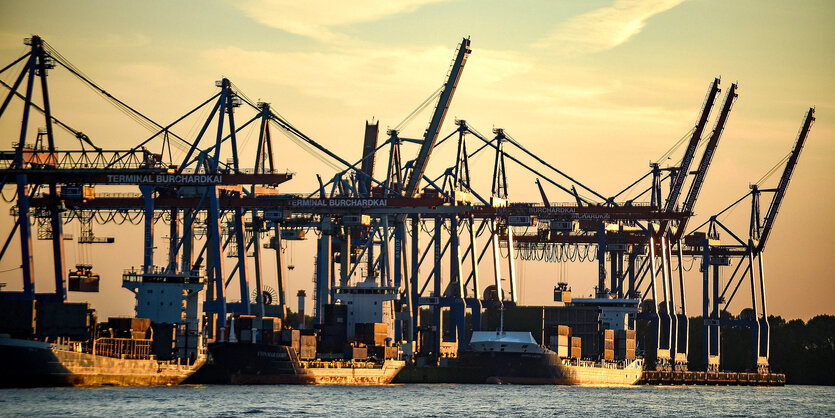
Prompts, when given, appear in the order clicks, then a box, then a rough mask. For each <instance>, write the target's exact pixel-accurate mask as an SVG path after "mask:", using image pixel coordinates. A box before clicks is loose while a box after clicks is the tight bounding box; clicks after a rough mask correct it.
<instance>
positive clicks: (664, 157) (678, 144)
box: [655, 126, 701, 164]
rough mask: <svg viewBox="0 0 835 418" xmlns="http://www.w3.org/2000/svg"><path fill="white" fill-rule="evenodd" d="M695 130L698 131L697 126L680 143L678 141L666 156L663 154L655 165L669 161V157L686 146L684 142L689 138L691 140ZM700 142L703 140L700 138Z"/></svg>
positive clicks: (665, 153)
mask: <svg viewBox="0 0 835 418" xmlns="http://www.w3.org/2000/svg"><path fill="white" fill-rule="evenodd" d="M695 130H696V127H695V126H694V127H692V128H690V130H689V131H687V133H686V134H684V135H683V136H682V137H681V138H680V139H679V140H678V141H676V142H675V143H674V144H673V146H671V147H670V148H669V149H668V150H667V151H666V152H664V154H661V156H660V157H658V159H657V160H656V161H655V164H661V162H662V161H664V160H665V159H667V157H669V156H671V155H673V153H674V152H676V151H677V150H678V149H679V148H681V146H682V145H683V144H684V142H685V141H686V140H687V138H689V137H690V136H691V135H693V131H695ZM700 140H701V138H700Z"/></svg>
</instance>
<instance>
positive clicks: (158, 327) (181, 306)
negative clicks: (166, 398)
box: [0, 265, 205, 387]
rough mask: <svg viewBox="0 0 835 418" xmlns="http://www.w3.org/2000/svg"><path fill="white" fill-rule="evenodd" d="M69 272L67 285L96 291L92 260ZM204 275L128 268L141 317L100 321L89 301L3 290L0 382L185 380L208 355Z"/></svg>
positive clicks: (163, 382) (133, 383)
mask: <svg viewBox="0 0 835 418" xmlns="http://www.w3.org/2000/svg"><path fill="white" fill-rule="evenodd" d="M80 276H83V277H80ZM69 279H70V280H69V282H70V286H69V290H70V291H87V292H95V291H98V276H97V275H94V274H93V273H92V271H91V270H90V267H89V266H86V265H82V266H77V270H76V271H71V272H70V277H69ZM204 281H205V279H204V278H201V276H200V275H199V274H188V275H185V276H184V275H181V274H173V273H164V272H161V271H158V272H138V271H134V270H130V271H126V272H125V274H124V275H123V287H125V288H127V289H130V290H132V291H134V293H135V295H136V301H137V304H136V314H137V317H134V318H122V317H112V318H109V319H108V320H107V321H106V322H101V323H98V322H97V316H96V311H95V310H94V309H91V308H90V305H89V304H88V303H68V302H64V301H56V300H54V299H55V298H51V297H50V296H53V295H50V294H44V295H36V296H35V298H31V299H30V298H26V297H22V296H24V295H21V294H19V293H13V292H0V387H35V386H102V385H106V386H158V385H174V384H178V383H180V382H182V381H183V380H184V379H186V378H187V377H188V376H190V375H191V374H193V373H194V372H195V371H196V370H197V369H198V368H199V367H200V366H201V365H202V364H203V363H204V361H205V349H204V347H203V342H202V338H201V334H200V331H199V325H200V321H199V319H198V317H197V295H198V293H199V290H201V289H202V287H203V283H204ZM79 283H80V284H82V286H78V285H79ZM166 291H167V293H166Z"/></svg>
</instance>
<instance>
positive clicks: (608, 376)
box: [395, 299, 644, 386]
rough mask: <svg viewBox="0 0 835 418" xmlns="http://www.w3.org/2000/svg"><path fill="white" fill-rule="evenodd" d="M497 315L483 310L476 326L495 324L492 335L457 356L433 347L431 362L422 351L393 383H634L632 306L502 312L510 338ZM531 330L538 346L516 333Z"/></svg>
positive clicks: (617, 303) (637, 370)
mask: <svg viewBox="0 0 835 418" xmlns="http://www.w3.org/2000/svg"><path fill="white" fill-rule="evenodd" d="M505 311H506V310H505V309H504V308H502V309H494V310H488V312H487V317H486V318H485V321H484V323H485V324H487V325H488V326H489V324H490V323H491V320H492V319H495V320H498V327H497V328H498V329H496V330H494V331H473V332H472V335H471V337H470V338H469V341H468V344H467V346H466V348H464V349H462V350H458V349H457V347H456V346H455V345H454V344H449V343H441V344H439V345H440V347H441V350H440V352H439V353H438V355H437V356H434V357H433V356H432V355H431V354H434V353H430V355H429V356H427V355H425V353H426V351H427V350H426V349H425V348H424V349H422V353H421V352H419V353H418V355H416V356H415V357H414V360H415V361H414V362H413V363H412V364H410V365H409V366H407V367H406V368H404V370H403V371H402V372H401V374H400V375H399V376H398V377H397V379H396V380H395V382H396V383H418V382H424V383H474V384H481V383H496V384H555V385H605V386H619V385H634V384H637V383H638V382H639V381H640V380H641V377H642V374H643V366H644V362H643V360H642V359H641V358H639V357H638V356H637V355H636V354H637V353H636V338H635V337H636V335H635V331H634V330H630V329H629V318H630V315H631V314H634V313H635V311H637V302H635V301H632V300H626V299H587V300H583V299H575V301H574V303H573V304H572V306H565V307H551V308H542V307H513V308H509V309H508V310H507V311H508V314H509V316H510V317H511V319H512V320H511V328H513V329H514V331H506V330H505ZM491 314H495V318H492V317H491ZM560 323H565V324H569V325H561V324H560ZM532 328H536V330H535V331H534V332H536V333H537V335H539V336H540V341H537V340H536V339H535V338H534V336H533V334H532V332H531V331H525V330H523V329H532ZM601 328H602V329H601ZM432 338H434V335H431V334H430V335H429V338H427V340H431V339H432ZM421 345H422V346H424V347H425V346H430V345H431V342H430V341H424V342H423V344H421ZM421 354H423V355H421Z"/></svg>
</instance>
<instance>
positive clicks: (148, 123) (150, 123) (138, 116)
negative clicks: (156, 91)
mask: <svg viewBox="0 0 835 418" xmlns="http://www.w3.org/2000/svg"><path fill="white" fill-rule="evenodd" d="M44 47H45V49H46V50H47V51H48V52H49V55H50V56H52V58H53V59H54V60H55V62H57V63H58V64H61V66H62V67H64V68H66V69H67V71H69V72H71V73H72V74H73V75H75V76H76V77H78V78H79V79H81V80H82V81H84V82H85V83H86V84H87V85H88V86H90V87H91V88H93V89H94V90H95V91H97V92H98V93H100V94H102V95H103V96H104V97H105V98H107V99H108V100H110V101H111V102H112V103H114V105H115V106H116V107H117V108H119V109H120V110H122V111H123V112H124V113H125V114H127V115H128V116H130V117H131V118H133V119H134V120H136V121H137V123H139V124H140V125H143V126H144V127H145V128H146V129H148V130H155V129H161V130H165V129H164V128H163V126H162V125H160V124H159V123H157V122H156V121H154V120H153V119H151V118H149V117H147V116H145V115H144V114H142V113H141V112H139V111H138V110H136V109H134V108H133V107H131V106H129V105H128V104H127V103H125V102H123V101H121V100H119V99H118V98H116V97H115V96H113V95H112V94H110V93H108V92H107V91H106V90H104V89H103V88H101V87H99V86H98V85H97V84H96V83H94V82H93V81H92V80H90V78H88V77H87V76H85V75H84V74H83V73H82V72H81V70H79V69H78V68H77V67H75V66H74V65H73V64H72V63H70V62H69V60H67V59H66V58H64V57H63V56H62V55H61V54H60V53H59V52H58V51H57V50H55V48H53V47H52V46H51V45H49V44H48V43H46V41H44ZM170 134H171V135H172V136H174V137H175V138H177V139H179V140H180V141H183V142H184V143H185V144H187V145H191V143H189V142H188V141H186V140H185V139H183V138H181V137H180V136H178V135H177V134H175V133H173V132H170Z"/></svg>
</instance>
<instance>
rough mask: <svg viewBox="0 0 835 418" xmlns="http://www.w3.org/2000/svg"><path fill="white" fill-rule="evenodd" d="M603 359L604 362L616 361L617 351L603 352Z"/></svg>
mask: <svg viewBox="0 0 835 418" xmlns="http://www.w3.org/2000/svg"><path fill="white" fill-rule="evenodd" d="M603 359H604V360H614V359H615V350H606V349H604V350H603Z"/></svg>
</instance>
